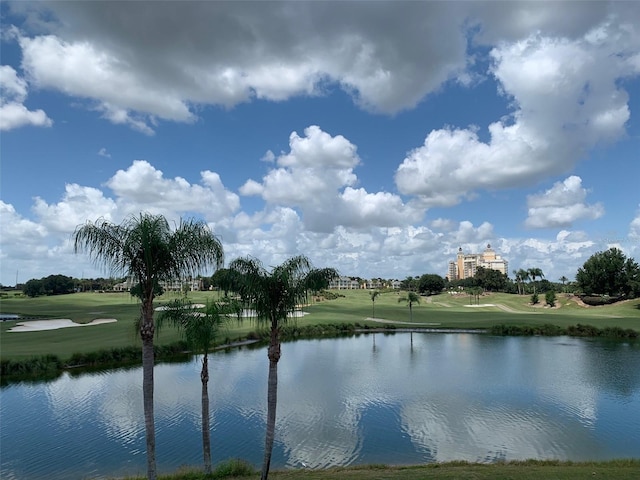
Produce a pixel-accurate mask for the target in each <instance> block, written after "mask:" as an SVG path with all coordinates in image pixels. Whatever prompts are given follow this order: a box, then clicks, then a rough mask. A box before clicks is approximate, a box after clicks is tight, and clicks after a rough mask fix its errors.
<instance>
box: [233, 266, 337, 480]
mask: <svg viewBox="0 0 640 480" xmlns="http://www.w3.org/2000/svg"><path fill="white" fill-rule="evenodd" d="M229 269H230V270H232V271H234V272H236V273H237V276H235V280H234V282H235V287H234V289H235V290H236V291H237V292H238V293H240V296H241V297H242V298H243V299H245V300H247V301H248V302H249V303H250V304H251V306H252V307H253V309H254V310H255V313H256V317H257V320H258V321H259V322H265V323H268V324H269V326H270V338H269V349H268V357H269V380H268V385H267V429H266V436H265V451H264V460H263V464H262V475H261V480H266V479H267V477H268V475H269V467H270V465H271V452H272V451H273V440H274V435H275V425H276V405H277V396H278V361H279V360H280V355H281V352H280V330H281V328H282V326H283V324H284V323H286V321H287V318H288V316H289V314H290V313H293V312H295V310H296V308H297V305H298V304H299V303H301V302H302V301H304V299H305V298H306V295H307V290H308V289H318V288H319V287H320V286H322V285H324V287H323V288H326V286H327V285H329V281H330V280H331V279H332V278H334V277H336V276H337V275H338V273H337V272H336V271H335V270H334V269H332V268H325V269H314V268H312V267H311V264H310V262H309V260H308V259H307V258H306V257H304V256H298V257H293V258H291V259H289V260H287V261H286V262H284V263H283V264H281V265H279V266H277V267H275V268H273V269H272V270H271V272H268V271H267V270H265V268H264V267H263V266H262V263H260V261H259V260H257V259H253V258H239V259H237V260H234V261H233V262H231V265H229Z"/></svg>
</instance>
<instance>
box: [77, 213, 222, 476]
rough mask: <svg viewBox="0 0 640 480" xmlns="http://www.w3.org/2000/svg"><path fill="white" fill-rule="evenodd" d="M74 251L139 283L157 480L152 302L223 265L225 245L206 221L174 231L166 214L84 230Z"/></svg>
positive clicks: (148, 423)
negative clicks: (173, 284)
mask: <svg viewBox="0 0 640 480" xmlns="http://www.w3.org/2000/svg"><path fill="white" fill-rule="evenodd" d="M73 238H74V250H75V252H76V253H78V252H87V253H88V254H89V256H90V258H91V259H92V260H93V261H94V262H96V264H100V265H102V266H104V267H106V268H107V269H109V270H111V271H112V272H113V273H114V274H116V275H124V276H129V275H130V276H132V277H133V278H134V279H135V281H137V282H138V284H137V286H136V288H135V289H132V293H135V295H137V296H138V297H139V299H140V301H141V303H140V337H141V339H142V397H143V409H144V421H145V433H146V445H147V478H148V479H149V480H155V478H156V446H155V442H156V440H155V424H154V415H153V365H154V353H153V337H154V333H155V323H154V318H153V300H154V298H155V296H156V295H157V294H158V293H159V292H161V291H162V290H161V288H160V282H162V281H170V280H174V279H176V278H180V277H181V276H182V275H184V274H189V273H194V274H195V273H198V272H199V271H200V270H202V269H204V268H207V267H210V266H215V267H219V266H221V265H222V262H223V249H222V244H221V243H220V241H219V240H218V238H217V237H216V236H215V235H214V234H213V232H212V231H211V230H210V229H209V227H208V226H207V224H206V223H204V222H202V221H195V220H190V221H186V222H184V221H182V220H181V221H180V224H179V225H178V226H177V228H176V229H175V230H172V229H171V227H170V226H169V222H168V221H167V220H166V218H164V217H163V216H162V215H152V214H149V213H141V214H140V215H138V216H135V215H133V216H130V217H128V218H126V219H125V220H124V221H123V222H122V223H121V224H119V225H116V224H113V223H111V222H108V221H107V220H105V219H98V220H96V222H95V223H91V222H87V223H86V224H84V225H82V226H79V227H78V228H77V229H76V231H75V233H74V235H73Z"/></svg>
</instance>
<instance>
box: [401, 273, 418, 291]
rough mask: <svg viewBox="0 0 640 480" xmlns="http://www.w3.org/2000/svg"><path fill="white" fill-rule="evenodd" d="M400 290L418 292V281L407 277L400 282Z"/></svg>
mask: <svg viewBox="0 0 640 480" xmlns="http://www.w3.org/2000/svg"><path fill="white" fill-rule="evenodd" d="M400 288H401V289H402V290H407V291H411V292H415V291H416V290H418V279H417V278H413V277H412V276H408V277H407V278H405V279H404V280H402V281H400Z"/></svg>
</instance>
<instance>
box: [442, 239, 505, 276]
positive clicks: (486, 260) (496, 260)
mask: <svg viewBox="0 0 640 480" xmlns="http://www.w3.org/2000/svg"><path fill="white" fill-rule="evenodd" d="M478 267H482V268H490V269H491V270H497V271H499V272H500V273H504V274H505V275H506V274H507V272H508V271H509V262H507V261H506V260H504V259H503V258H502V257H501V256H500V255H496V252H495V250H493V249H492V248H491V245H487V248H486V250H485V251H484V252H482V253H464V252H463V251H462V247H461V248H459V249H458V255H457V256H456V259H455V261H451V262H449V271H448V274H447V277H448V278H449V280H463V279H465V278H471V277H473V276H475V274H476V270H477V269H478Z"/></svg>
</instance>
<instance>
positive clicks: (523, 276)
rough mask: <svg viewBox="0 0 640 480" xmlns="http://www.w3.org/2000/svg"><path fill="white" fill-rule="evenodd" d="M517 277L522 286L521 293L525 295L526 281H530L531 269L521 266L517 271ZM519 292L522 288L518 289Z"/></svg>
mask: <svg viewBox="0 0 640 480" xmlns="http://www.w3.org/2000/svg"><path fill="white" fill-rule="evenodd" d="M516 278H517V279H519V280H520V286H521V287H522V293H521V295H524V282H528V281H529V271H528V270H525V269H524V268H521V269H520V270H518V272H517V273H516ZM518 292H520V290H518Z"/></svg>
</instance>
